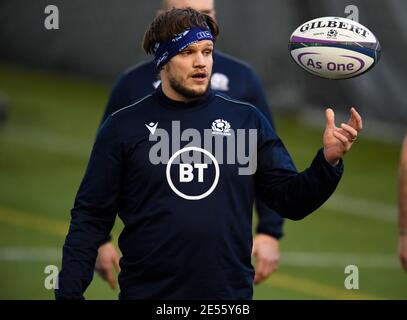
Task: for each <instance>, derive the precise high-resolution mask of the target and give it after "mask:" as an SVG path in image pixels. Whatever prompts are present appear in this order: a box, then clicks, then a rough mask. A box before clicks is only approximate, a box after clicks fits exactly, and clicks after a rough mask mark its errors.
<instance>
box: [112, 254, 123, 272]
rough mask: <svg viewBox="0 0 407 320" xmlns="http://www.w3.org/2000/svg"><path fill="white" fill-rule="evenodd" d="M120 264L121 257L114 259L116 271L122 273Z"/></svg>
mask: <svg viewBox="0 0 407 320" xmlns="http://www.w3.org/2000/svg"><path fill="white" fill-rule="evenodd" d="M119 262H120V258H119V256H116V257H114V259H113V263H114V267H115V269H116V271H117V272H120V271H121V269H120V263H119Z"/></svg>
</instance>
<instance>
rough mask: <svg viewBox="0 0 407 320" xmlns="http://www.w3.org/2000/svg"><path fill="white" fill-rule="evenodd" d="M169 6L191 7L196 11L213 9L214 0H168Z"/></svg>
mask: <svg viewBox="0 0 407 320" xmlns="http://www.w3.org/2000/svg"><path fill="white" fill-rule="evenodd" d="M167 4H168V6H169V7H175V8H186V7H191V8H192V9H195V10H196V11H212V10H213V9H214V0H168V1H167Z"/></svg>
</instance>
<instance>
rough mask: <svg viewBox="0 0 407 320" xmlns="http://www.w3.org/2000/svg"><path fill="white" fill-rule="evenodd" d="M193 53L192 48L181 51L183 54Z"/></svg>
mask: <svg viewBox="0 0 407 320" xmlns="http://www.w3.org/2000/svg"><path fill="white" fill-rule="evenodd" d="M191 53H192V51H191V50H183V51H181V54H182V55H183V56H187V55H190V54H191Z"/></svg>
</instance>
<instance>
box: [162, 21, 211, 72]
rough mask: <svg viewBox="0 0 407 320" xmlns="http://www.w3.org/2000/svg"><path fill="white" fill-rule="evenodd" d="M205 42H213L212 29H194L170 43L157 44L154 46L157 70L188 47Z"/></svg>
mask: <svg viewBox="0 0 407 320" xmlns="http://www.w3.org/2000/svg"><path fill="white" fill-rule="evenodd" d="M203 40H212V41H213V36H212V33H211V31H210V29H209V28H207V29H203V28H199V27H193V28H190V29H187V30H185V31H184V32H181V33H180V34H177V35H175V36H174V37H173V38H172V39H170V40H168V41H164V42H157V43H156V44H155V46H154V63H155V66H156V68H157V69H158V70H159V69H160V68H161V67H162V66H164V65H165V64H166V63H167V62H168V61H170V59H171V58H172V57H174V56H176V55H177V54H178V53H180V52H181V51H182V50H184V49H185V48H186V47H188V46H190V45H191V44H193V43H197V42H199V41H203Z"/></svg>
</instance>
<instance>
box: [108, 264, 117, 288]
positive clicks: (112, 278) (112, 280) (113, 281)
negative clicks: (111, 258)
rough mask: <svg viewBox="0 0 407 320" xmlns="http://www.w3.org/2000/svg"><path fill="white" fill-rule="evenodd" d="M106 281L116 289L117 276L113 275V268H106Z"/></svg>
mask: <svg viewBox="0 0 407 320" xmlns="http://www.w3.org/2000/svg"><path fill="white" fill-rule="evenodd" d="M106 281H107V282H108V283H109V286H110V288H112V289H116V278H115V276H114V275H113V271H112V269H108V270H106Z"/></svg>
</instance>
